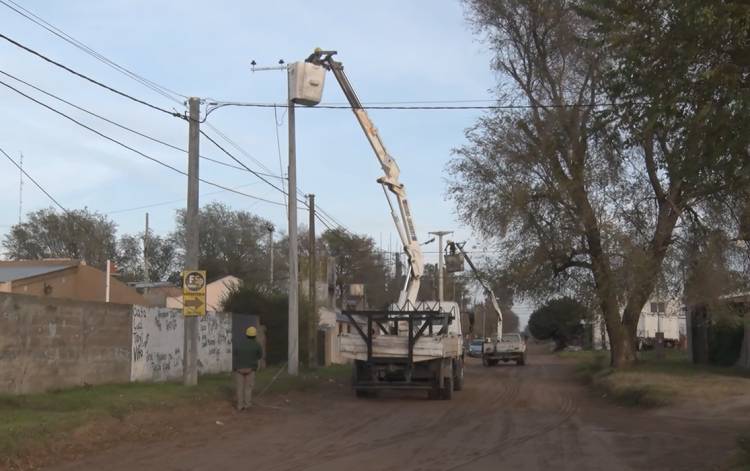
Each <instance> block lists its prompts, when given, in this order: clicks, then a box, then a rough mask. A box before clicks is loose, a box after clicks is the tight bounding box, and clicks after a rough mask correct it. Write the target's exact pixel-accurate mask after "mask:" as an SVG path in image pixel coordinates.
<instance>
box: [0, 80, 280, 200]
mask: <svg viewBox="0 0 750 471" xmlns="http://www.w3.org/2000/svg"><path fill="white" fill-rule="evenodd" d="M0 85H3V86H5V87H7V88H9V89H11V90H13V91H14V92H16V93H18V94H19V95H21V96H23V97H25V98H27V99H29V100H31V101H33V102H34V103H37V104H38V105H40V106H43V107H44V108H47V109H48V110H50V111H52V112H54V113H55V114H58V115H60V116H62V117H64V118H66V119H68V120H69V121H72V122H73V123H75V124H77V125H78V126H81V127H82V128H84V129H87V130H88V131H90V132H92V133H94V134H96V135H98V136H99V137H102V138H104V139H106V140H108V141H110V142H113V143H115V144H117V145H119V146H120V147H124V148H125V149H127V150H129V151H131V152H133V153H135V154H138V155H139V156H141V157H143V158H145V159H148V160H150V161H152V162H154V163H156V164H158V165H161V166H162V167H165V168H168V169H169V170H172V171H173V172H177V173H179V174H181V175H185V176H187V175H188V174H187V172H185V171H183V170H180V169H178V168H177V167H174V166H172V165H170V164H168V163H166V162H162V161H161V160H159V159H157V158H155V157H152V156H150V155H148V154H145V153H143V152H141V151H139V150H137V149H135V148H133V147H131V146H129V145H127V144H125V143H123V142H121V141H118V140H117V139H115V138H113V137H110V136H107V135H106V134H104V133H102V132H100V131H98V130H96V129H94V128H92V127H90V126H88V125H86V124H84V123H82V122H80V121H78V120H76V119H75V118H73V117H71V116H69V115H67V114H65V113H63V112H62V111H59V110H57V109H55V108H53V107H52V106H50V105H47V104H46V103H43V102H41V101H39V100H37V99H36V98H34V97H32V96H29V95H27V94H25V93H23V92H22V91H20V90H18V89H17V88H15V87H13V86H12V85H9V84H7V83H5V82H3V81H0ZM199 180H200V181H201V182H203V183H205V184H207V185H211V186H214V187H216V188H220V189H222V190H226V191H228V192H231V193H235V194H238V195H241V196H246V197H248V198H251V199H254V200H258V201H263V202H265V203H268V204H273V205H278V206H282V205H283V204H284V203H281V202H279V201H272V200H268V199H265V198H260V197H258V196H254V195H250V194H247V193H243V192H241V191H237V190H234V189H232V188H229V187H227V186H224V185H221V184H218V183H215V182H212V181H210V180H206V179H203V178H199Z"/></svg>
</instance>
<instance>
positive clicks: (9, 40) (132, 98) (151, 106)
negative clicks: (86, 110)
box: [0, 33, 185, 119]
mask: <svg viewBox="0 0 750 471" xmlns="http://www.w3.org/2000/svg"><path fill="white" fill-rule="evenodd" d="M0 39H4V40H6V41H8V42H9V43H11V44H13V45H14V46H16V47H19V48H21V49H23V50H25V51H27V52H29V53H31V54H34V55H35V56H37V57H39V58H40V59H43V60H45V61H46V62H49V63H50V64H53V65H55V66H57V67H59V68H61V69H63V70H65V71H67V72H69V73H71V74H73V75H75V76H77V77H80V78H82V79H84V80H88V81H89V82H91V83H93V84H94V85H97V86H99V87H102V88H104V89H105V90H109V91H110V92H112V93H116V94H117V95H120V96H122V97H125V98H127V99H128V100H132V101H134V102H136V103H140V104H142V105H144V106H147V107H149V108H151V109H154V110H156V111H161V112H162V113H166V114H168V115H170V116H174V117H178V118H183V119H185V117H184V116H183V115H182V114H180V113H178V112H176V111H169V110H166V109H164V108H161V107H159V106H156V105H154V104H151V103H149V102H147V101H145V100H141V99H140V98H135V97H134V96H132V95H128V94H127V93H125V92H122V91H120V90H117V89H116V88H112V87H110V86H109V85H105V84H103V83H102V82H99V81H98V80H95V79H93V78H91V77H89V76H87V75H84V74H82V73H80V72H77V71H75V70H73V69H71V68H70V67H68V66H66V65H63V64H61V63H59V62H57V61H54V60H52V59H50V58H49V57H47V56H45V55H43V54H41V53H39V52H37V51H35V50H34V49H31V48H30V47H28V46H24V45H23V44H21V43H19V42H18V41H14V40H13V39H11V38H9V37H8V36H6V35H4V34H2V33H0Z"/></svg>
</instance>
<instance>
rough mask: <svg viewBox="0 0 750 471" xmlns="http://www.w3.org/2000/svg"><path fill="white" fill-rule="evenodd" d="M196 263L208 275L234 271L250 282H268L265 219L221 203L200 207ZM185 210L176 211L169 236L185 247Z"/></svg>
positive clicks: (181, 246)
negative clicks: (175, 225)
mask: <svg viewBox="0 0 750 471" xmlns="http://www.w3.org/2000/svg"><path fill="white" fill-rule="evenodd" d="M198 218H199V226H200V256H199V266H200V267H201V269H203V270H206V271H207V272H208V276H209V277H210V278H219V277H222V276H225V275H234V276H236V277H238V278H241V279H243V280H244V281H246V282H247V283H249V284H250V285H262V284H267V282H268V242H267V240H268V230H267V227H268V225H269V224H270V222H269V221H267V220H265V219H262V218H260V217H258V216H256V215H254V214H252V213H250V212H247V211H236V210H232V209H231V208H229V207H228V206H226V205H224V204H222V203H211V204H208V205H206V206H204V207H203V208H201V209H200V212H199V216H198ZM185 223H186V221H185V212H184V211H179V212H178V213H177V228H176V230H175V233H174V235H173V238H174V239H175V240H176V241H177V243H178V245H179V247H180V248H181V249H182V250H183V252H184V248H185Z"/></svg>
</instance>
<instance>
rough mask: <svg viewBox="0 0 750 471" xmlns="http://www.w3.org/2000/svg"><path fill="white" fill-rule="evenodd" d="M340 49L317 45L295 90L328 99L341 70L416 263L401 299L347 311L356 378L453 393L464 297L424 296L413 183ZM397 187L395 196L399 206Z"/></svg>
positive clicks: (370, 384) (346, 337)
mask: <svg viewBox="0 0 750 471" xmlns="http://www.w3.org/2000/svg"><path fill="white" fill-rule="evenodd" d="M335 54H336V51H323V50H321V49H316V50H315V52H313V53H312V54H311V55H310V56H309V57H308V58H307V59H306V60H305V63H304V64H302V65H300V66H299V68H300V69H301V70H302V71H303V72H302V73H304V74H308V73H309V79H308V78H307V77H302V78H301V79H300V80H299V82H300V83H301V84H302V85H301V86H300V87H299V91H298V92H295V93H296V94H297V95H299V96H303V97H304V96H305V94H306V90H308V89H309V90H310V91H311V93H310V95H309V97H304V98H303V99H301V100H299V101H298V102H300V103H303V104H308V103H309V104H315V103H317V102H318V101H319V100H320V92H321V91H322V84H323V81H324V78H325V70H328V71H331V73H333V75H334V77H336V81H338V83H339V85H340V86H341V90H342V91H343V92H344V96H346V99H347V101H348V102H349V105H350V106H351V108H352V111H353V112H354V116H355V117H356V118H357V121H358V122H359V125H360V126H361V127H362V130H363V131H364V133H365V136H366V137H367V140H368V142H369V143H370V146H371V147H372V150H373V151H375V156H376V157H377V159H378V162H379V163H380V166H381V168H382V169H383V173H384V174H385V175H383V176H382V177H380V178H378V179H377V182H378V183H380V185H381V186H382V188H383V193H384V194H385V196H386V199H387V201H388V206H389V208H390V211H391V216H392V217H393V222H394V223H395V225H396V230H397V231H398V235H399V237H400V238H401V242H402V244H403V246H404V252H406V256H407V258H408V265H409V270H408V272H407V274H406V280H405V283H404V287H403V289H402V290H401V292H400V294H399V299H398V301H397V302H396V304H395V305H392V306H390V307H389V308H387V309H385V310H381V311H346V310H345V311H343V312H342V314H344V315H345V316H346V317H348V318H349V321H350V324H351V325H352V326H353V328H354V330H355V332H353V333H342V334H341V335H339V348H340V351H341V354H342V355H343V356H344V357H346V358H349V359H351V360H353V375H352V376H353V379H352V383H353V387H354V390H355V392H356V393H357V396H360V397H362V396H368V395H371V394H375V393H377V391H378V390H381V389H400V390H413V389H418V390H424V391H427V392H428V396H429V397H431V398H433V399H439V398H441V399H451V398H452V397H453V391H454V390H456V391H458V390H460V389H461V388H462V387H463V377H464V375H463V371H464V368H463V336H462V332H461V315H460V312H459V307H458V304H457V303H455V302H438V301H421V302H420V301H418V300H417V293H418V292H419V285H420V279H421V278H422V272H423V270H424V260H423V255H422V250H421V248H420V246H419V241H418V240H417V234H416V230H415V228H414V219H413V217H412V214H411V209H410V207H409V200H408V199H407V197H406V188H405V187H404V184H403V183H401V181H400V180H399V176H400V170H399V168H398V165H397V164H396V161H395V160H394V159H393V157H391V155H390V154H389V153H388V151H387V150H386V148H385V145H384V144H383V141H382V140H381V138H380V135H379V134H378V131H377V129H376V128H375V125H374V124H373V123H372V121H371V120H370V117H369V116H368V115H367V111H366V110H365V109H364V107H363V106H362V103H361V102H360V101H359V98H357V94H356V93H355V92H354V89H353V88H352V86H351V84H350V83H349V80H348V78H347V77H346V75H345V74H344V67H343V65H342V64H341V63H340V62H337V61H335V60H333V56H334V55H335ZM306 69H309V70H306ZM308 85H309V87H308ZM308 98H309V99H308ZM390 195H393V197H395V200H396V204H395V206H398V210H396V208H395V206H394V204H393V202H392V200H391V196H390Z"/></svg>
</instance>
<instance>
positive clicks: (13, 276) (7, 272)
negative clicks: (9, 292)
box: [0, 265, 75, 283]
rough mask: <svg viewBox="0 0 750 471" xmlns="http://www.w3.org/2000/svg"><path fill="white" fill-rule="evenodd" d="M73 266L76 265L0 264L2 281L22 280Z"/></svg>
mask: <svg viewBox="0 0 750 471" xmlns="http://www.w3.org/2000/svg"><path fill="white" fill-rule="evenodd" d="M72 266H75V265H37V266H13V267H4V266H0V283H4V282H6V281H13V280H21V279H23V278H29V277H31V276H37V275H44V274H46V273H52V272H54V271H58V270H63V269H65V268H69V267H72Z"/></svg>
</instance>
